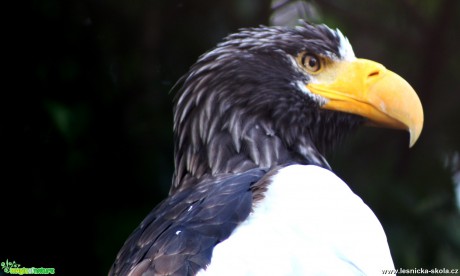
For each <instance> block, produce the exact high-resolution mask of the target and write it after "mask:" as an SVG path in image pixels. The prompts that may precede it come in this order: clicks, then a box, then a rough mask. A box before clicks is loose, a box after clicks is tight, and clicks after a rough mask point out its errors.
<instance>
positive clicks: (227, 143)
mask: <svg viewBox="0 0 460 276" xmlns="http://www.w3.org/2000/svg"><path fill="white" fill-rule="evenodd" d="M181 82H182V86H181V88H180V89H179V90H178V92H177V95H176V97H175V101H174V138H175V166H176V172H175V175H174V180H173V185H172V187H171V193H173V192H176V191H178V190H181V189H183V188H185V187H188V186H191V185H193V184H194V183H196V182H198V181H199V180H200V179H201V178H203V177H216V176H218V175H221V174H226V173H238V172H244V171H247V170H248V169H251V168H255V167H260V168H267V169H268V168H272V167H275V166H280V165H284V164H290V163H299V164H314V165H319V166H322V167H325V168H329V165H328V164H327V162H326V160H325V158H324V157H323V155H324V153H325V152H326V151H327V150H328V149H330V148H331V147H332V146H333V145H334V144H335V143H336V142H337V141H339V140H340V139H341V137H343V136H344V135H345V134H346V133H348V132H349V131H350V130H351V129H353V128H355V127H356V126H358V125H361V124H368V125H374V126H384V127H392V128H398V129H406V130H408V131H409V133H410V145H411V146H412V145H413V144H414V143H415V141H416V140H417V138H418V137H419V135H420V132H421V130H422V125H423V111H422V106H421V103H420V100H419V98H418V97H417V95H416V93H415V91H414V90H413V89H412V87H411V86H410V85H409V84H408V83H407V82H406V81H405V80H404V79H402V78H401V77H399V76H398V75H396V74H395V73H393V72H391V71H390V70H388V69H386V68H385V67H384V66H383V65H381V64H379V63H376V62H373V61H370V60H365V59H358V58H356V57H355V54H354V52H353V49H352V47H351V45H350V43H349V41H348V39H347V38H345V37H344V36H343V35H342V33H341V32H340V31H339V30H332V29H330V28H328V27H327V26H325V25H311V24H307V23H302V24H301V25H300V26H297V27H295V28H290V27H265V26H261V27H258V28H248V29H242V30H240V31H239V32H238V33H235V34H231V35H229V36H228V37H226V38H225V40H224V41H223V42H222V43H220V44H218V45H217V47H216V48H214V49H213V50H211V51H209V52H207V53H205V54H204V55H202V56H201V57H200V58H199V59H198V61H197V62H196V63H195V64H194V65H193V66H192V67H191V68H190V70H189V72H188V73H187V74H186V75H185V76H184V77H183V78H182V79H181Z"/></svg>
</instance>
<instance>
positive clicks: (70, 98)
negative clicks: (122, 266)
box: [0, 0, 460, 275]
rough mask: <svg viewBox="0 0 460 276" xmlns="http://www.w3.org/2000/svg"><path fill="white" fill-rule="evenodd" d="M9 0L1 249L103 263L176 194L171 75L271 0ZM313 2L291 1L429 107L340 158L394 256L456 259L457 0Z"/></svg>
mask: <svg viewBox="0 0 460 276" xmlns="http://www.w3.org/2000/svg"><path fill="white" fill-rule="evenodd" d="M16 4H17V5H18V6H17V7H15V8H14V9H4V10H3V12H4V13H6V16H8V18H9V19H8V20H5V21H7V22H5V24H3V25H4V29H6V30H5V32H4V33H3V39H2V44H3V46H7V49H8V50H4V51H3V56H4V60H5V61H6V62H5V63H3V65H4V66H3V70H4V71H5V72H4V73H3V76H4V82H3V84H4V85H3V88H2V95H3V100H2V101H1V102H0V103H1V105H2V108H1V112H2V116H1V125H0V138H1V152H0V154H1V155H0V156H1V157H2V165H0V168H1V170H0V173H1V180H0V181H1V184H0V191H1V192H0V195H1V197H0V200H1V210H0V212H1V216H0V221H1V223H0V225H1V226H0V229H1V230H2V232H1V236H0V261H2V262H3V261H6V259H8V260H10V261H12V260H14V261H16V262H17V263H19V264H21V265H22V266H23V267H54V268H56V271H57V274H58V275H88V274H90V275H103V274H106V273H107V271H108V270H109V267H110V265H111V263H112V262H113V260H114V258H115V255H116V253H117V252H118V250H119V248H120V247H121V245H122V244H123V242H124V240H125V239H126V237H127V236H128V235H129V234H130V233H131V231H132V230H133V229H134V228H135V227H136V226H137V225H138V224H139V223H140V221H141V220H142V219H143V218H144V216H145V215H147V213H148V212H149V211H150V210H151V209H152V208H153V207H154V206H155V205H156V204H157V203H158V202H159V201H160V200H161V199H163V198H164V197H165V196H166V194H167V191H168V188H169V185H170V179H171V174H172V172H173V161H172V157H173V153H172V151H173V146H172V145H173V142H172V106H171V101H172V98H173V94H171V93H169V91H170V90H171V88H172V86H173V85H174V83H175V82H176V80H177V79H178V78H179V77H180V76H181V75H182V74H184V73H185V72H186V71H187V69H188V68H189V66H190V65H192V64H193V62H194V61H195V60H196V59H197V57H198V56H199V55H200V54H202V53H204V52H205V51H206V50H209V49H210V48H212V47H213V46H214V45H215V44H216V43H217V42H219V41H220V39H221V38H223V37H224V36H226V35H227V34H229V33H231V32H234V31H236V30H237V29H238V28H240V27H251V26H258V25H259V24H270V21H269V20H270V16H272V15H273V10H271V8H270V4H271V3H270V1H263V0H257V1H248V0H237V1H230V0H229V1H210V0H189V1H185V0H183V1H175V0H173V1H171V0H163V1H161V0H135V1H122V0H111V1H109V0H94V1H78V0H65V1H59V0H40V1H39V0H35V1H28V2H27V1H26V2H21V3H16ZM307 4H308V5H307V6H305V7H306V9H301V8H297V9H295V10H297V11H298V14H300V15H301V16H308V18H309V19H310V20H311V21H313V22H317V23H326V24H328V25H329V26H330V27H334V28H340V30H342V32H343V33H344V34H345V35H346V36H348V38H349V39H350V41H351V43H352V45H353V46H354V50H355V53H356V55H357V56H359V57H363V58H369V59H373V60H375V61H378V62H381V63H383V64H384V65H385V66H386V67H388V68H389V69H391V70H393V71H395V72H397V73H398V74H400V75H401V76H403V77H404V78H405V79H406V80H407V81H409V83H411V84H412V85H413V87H414V88H415V90H416V91H417V92H418V94H419V96H420V99H421V101H422V104H423V106H424V111H425V125H424V129H423V132H422V135H421V137H420V139H419V141H418V142H417V144H416V145H415V146H414V147H413V148H412V149H410V150H409V149H408V139H409V138H408V134H407V133H404V132H399V131H395V130H387V129H375V128H363V129H360V130H359V131H358V132H357V133H356V134H353V135H351V136H350V137H349V138H348V139H347V140H346V141H345V142H344V144H343V145H342V146H341V147H338V148H337V150H336V151H335V152H334V153H331V154H330V155H329V156H328V159H329V160H330V163H331V165H332V167H333V168H334V170H335V171H336V173H337V174H338V175H339V176H340V177H341V178H342V179H344V180H345V181H346V182H347V183H349V184H350V186H351V187H352V189H353V190H354V191H355V192H356V193H357V194H358V195H360V196H361V197H362V198H363V200H364V201H365V202H366V203H368V205H370V206H371V208H372V209H373V210H374V211H375V213H376V214H377V215H378V217H379V218H380V220H381V222H382V224H383V226H384V228H385V230H386V233H387V236H388V239H389V243H390V247H391V250H392V253H393V257H394V261H395V264H396V267H397V268H399V267H402V268H416V267H419V268H443V267H445V268H460V219H459V206H458V205H457V204H456V197H455V193H454V190H455V188H456V186H455V182H454V176H455V175H456V176H457V185H460V184H459V183H460V160H459V159H460V156H459V154H460V89H459V88H460V86H459V85H458V82H459V73H460V55H459V51H460V41H459V39H458V38H459V31H458V30H460V20H459V19H458V15H459V14H460V7H459V6H460V5H459V2H458V1H456V0H444V1H432V0H400V1H399V0H398V1H387V0H380V1H377V0H371V1H360V0H348V1H346V0H340V1H337V0H335V1H334V0H321V1H311V2H307ZM280 10H282V9H278V10H277V11H278V12H279V11H280ZM0 274H1V272H0Z"/></svg>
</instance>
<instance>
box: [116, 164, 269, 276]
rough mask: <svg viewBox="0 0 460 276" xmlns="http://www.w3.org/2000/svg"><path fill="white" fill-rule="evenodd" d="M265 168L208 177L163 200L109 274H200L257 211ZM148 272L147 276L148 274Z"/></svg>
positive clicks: (141, 226)
mask: <svg viewBox="0 0 460 276" xmlns="http://www.w3.org/2000/svg"><path fill="white" fill-rule="evenodd" d="M265 174H266V171H265V170H263V169H252V170H249V171H247V172H244V173H241V174H236V175H231V174H226V175H223V176H219V177H214V178H208V179H205V180H203V181H201V182H200V183H199V184H198V185H196V186H193V187H190V188H188V189H185V190H183V191H180V192H178V193H176V194H173V195H171V196H170V197H168V198H166V199H165V200H164V201H162V202H161V203H160V204H159V205H158V206H157V207H156V208H154V209H153V210H152V212H151V213H150V214H149V215H148V216H147V217H146V218H145V219H144V221H142V223H141V224H140V226H139V227H138V228H137V229H136V230H135V231H134V232H133V233H132V234H131V236H130V237H129V238H128V240H127V241H126V242H125V244H124V245H123V247H122V249H121V250H120V252H119V253H118V255H117V259H116V261H115V262H114V264H113V266H112V268H111V270H110V272H109V275H181V276H183V275H195V274H196V273H197V272H198V271H199V270H200V269H203V268H206V267H207V265H209V263H210V262H211V256H212V250H213V248H214V246H215V245H216V244H218V243H220V242H221V241H223V240H225V239H227V238H228V237H229V236H230V234H231V233H232V231H233V230H234V229H235V228H236V226H237V225H238V224H239V223H240V222H242V221H244V220H245V219H246V218H247V217H248V215H249V213H250V212H251V209H252V204H253V200H254V199H253V192H252V189H253V186H254V184H255V183H256V182H258V181H259V180H260V179H262V177H263V176H264V175H265ZM144 273H146V274H144Z"/></svg>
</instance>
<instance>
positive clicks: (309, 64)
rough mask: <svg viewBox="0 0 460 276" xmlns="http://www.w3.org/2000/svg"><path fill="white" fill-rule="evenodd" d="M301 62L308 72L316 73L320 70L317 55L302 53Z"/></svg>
mask: <svg viewBox="0 0 460 276" xmlns="http://www.w3.org/2000/svg"><path fill="white" fill-rule="evenodd" d="M301 64H302V66H303V67H304V68H305V70H307V71H308V72H309V73H317V72H318V71H319V70H321V59H320V58H319V57H318V56H317V55H313V54H308V53H306V54H304V55H302V59H301Z"/></svg>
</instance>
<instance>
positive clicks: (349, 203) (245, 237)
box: [198, 165, 394, 276]
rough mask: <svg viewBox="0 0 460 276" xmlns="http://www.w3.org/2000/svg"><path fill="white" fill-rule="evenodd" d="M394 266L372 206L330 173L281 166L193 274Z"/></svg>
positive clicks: (361, 270) (346, 271) (365, 271)
mask: <svg viewBox="0 0 460 276" xmlns="http://www.w3.org/2000/svg"><path fill="white" fill-rule="evenodd" d="M384 269H394V265H393V261H392V258H391V254H390V250H389V247H388V243H387V239H386V236H385V233H384V230H383V228H382V226H381V224H380V222H379V221H378V219H377V217H376V216H375V215H374V213H373V212H372V211H371V209H370V208H369V207H368V206H367V205H366V204H365V203H364V202H363V201H362V200H361V198H359V197H358V196H357V195H355V194H354V193H353V192H352V191H351V190H350V188H349V187H348V186H347V185H346V184H345V183H344V182H343V181H342V180H340V179H339V178H338V177H337V176H336V175H334V174H333V173H332V172H330V171H328V170H326V169H323V168H320V167H317V166H311V165H309V166H302V165H292V166H289V167H286V168H283V169H281V170H280V171H279V172H278V173H277V174H276V175H275V176H274V178H273V182H272V183H271V184H270V185H269V186H268V191H267V192H266V194H265V198H264V199H263V200H262V201H260V202H259V204H258V205H257V206H256V207H255V208H254V211H253V213H251V215H250V216H249V218H248V219H247V220H246V221H245V222H243V223H242V224H241V225H239V226H238V227H237V228H236V229H235V231H234V232H233V233H232V235H231V236H230V238H228V239H227V240H225V241H223V242H222V243H219V244H218V245H217V246H216V247H215V248H214V251H213V256H212V260H211V264H210V265H209V267H208V268H207V270H205V271H204V270H201V271H200V272H199V273H198V275H201V276H204V275H206V276H209V275H219V276H222V275H224V276H225V275H254V276H257V275H264V276H265V275H380V274H381V273H382V270H384Z"/></svg>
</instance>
